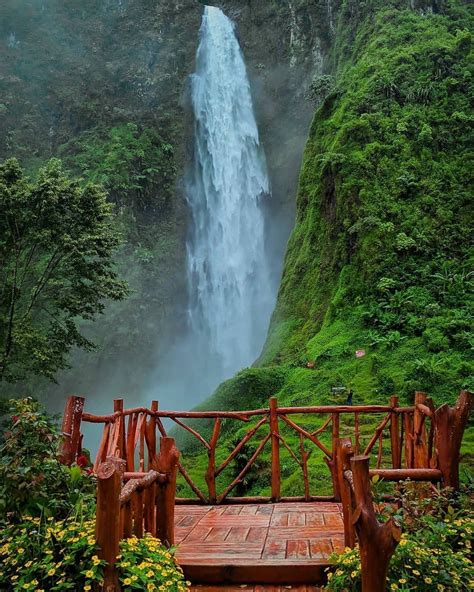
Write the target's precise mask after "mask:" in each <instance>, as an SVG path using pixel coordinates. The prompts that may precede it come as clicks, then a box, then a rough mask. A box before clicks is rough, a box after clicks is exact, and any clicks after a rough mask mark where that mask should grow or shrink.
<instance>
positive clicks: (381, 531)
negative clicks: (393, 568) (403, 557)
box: [351, 456, 401, 592]
mask: <svg viewBox="0 0 474 592" xmlns="http://www.w3.org/2000/svg"><path fill="white" fill-rule="evenodd" d="M351 467H352V476H353V483H354V500H355V511H354V515H353V523H354V525H355V528H356V533H357V538H358V540H359V549H360V558H361V566H362V592H385V586H386V580H387V572H388V566H389V562H390V558H391V557H392V555H393V553H394V552H395V549H396V547H397V545H398V543H399V541H400V538H401V528H400V527H399V526H398V525H397V524H396V522H394V521H393V519H390V520H389V521H388V522H385V524H379V522H378V520H377V517H376V515H375V510H374V504H373V499H372V492H371V491H370V476H369V457H368V456H355V457H353V458H352V459H351Z"/></svg>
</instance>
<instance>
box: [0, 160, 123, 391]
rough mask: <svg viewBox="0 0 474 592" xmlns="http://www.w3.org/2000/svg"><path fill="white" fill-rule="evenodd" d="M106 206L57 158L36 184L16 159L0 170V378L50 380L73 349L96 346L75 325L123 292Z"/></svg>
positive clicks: (101, 194)
mask: <svg viewBox="0 0 474 592" xmlns="http://www.w3.org/2000/svg"><path fill="white" fill-rule="evenodd" d="M112 207H113V206H112V205H111V204H109V203H107V201H106V195H105V193H104V192H103V190H102V189H101V188H100V187H99V186H97V185H93V184H87V185H84V184H81V182H80V181H79V180H78V179H71V178H69V177H68V175H67V174H66V173H65V172H64V170H63V169H62V165H61V162H60V161H58V160H55V159H54V160H51V161H50V162H49V163H48V164H47V165H46V166H44V167H43V168H41V169H40V171H39V173H38V175H37V177H36V179H35V180H34V181H31V180H29V179H28V178H27V177H26V175H25V173H24V171H23V170H22V168H21V166H20V165H19V163H18V162H17V161H16V160H15V159H10V160H7V161H5V162H4V163H3V164H0V380H6V381H9V382H15V381H18V380H21V379H24V378H25V377H26V376H28V375H30V374H36V375H42V376H46V377H48V378H50V379H51V380H54V374H55V372H56V371H57V370H58V369H60V368H65V367H67V354H68V352H69V350H70V349H71V348H72V347H74V346H76V347H82V348H86V349H92V348H93V347H94V344H93V343H91V342H90V341H89V340H88V339H86V338H85V337H84V336H83V335H81V333H80V331H79V329H78V321H80V320H81V319H89V320H91V319H93V318H94V317H95V316H96V315H97V314H98V313H101V312H102V311H103V310H104V306H105V300H107V299H112V300H121V299H123V298H124V297H125V296H126V294H127V287H126V284H125V283H124V282H122V281H120V280H119V279H118V277H117V274H116V273H115V271H114V264H113V259H112V255H113V252H114V250H115V249H116V247H117V246H118V245H119V242H120V237H119V235H118V232H117V231H116V229H115V227H114V217H113V213H112Z"/></svg>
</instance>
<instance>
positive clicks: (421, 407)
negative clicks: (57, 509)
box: [60, 391, 472, 504]
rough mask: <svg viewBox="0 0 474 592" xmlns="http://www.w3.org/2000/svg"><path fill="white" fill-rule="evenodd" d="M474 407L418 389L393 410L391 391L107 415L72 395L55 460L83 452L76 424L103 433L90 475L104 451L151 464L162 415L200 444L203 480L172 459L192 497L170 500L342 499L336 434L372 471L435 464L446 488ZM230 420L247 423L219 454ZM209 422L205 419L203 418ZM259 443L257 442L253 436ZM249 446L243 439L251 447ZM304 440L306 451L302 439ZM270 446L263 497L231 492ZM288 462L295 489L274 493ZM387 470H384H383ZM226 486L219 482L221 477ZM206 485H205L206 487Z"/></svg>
mask: <svg viewBox="0 0 474 592" xmlns="http://www.w3.org/2000/svg"><path fill="white" fill-rule="evenodd" d="M471 405H472V395H471V394H470V393H468V392H467V391H463V392H462V393H461V395H460V398H459V401H458V403H457V405H456V407H455V408H452V409H451V408H450V407H449V406H447V405H443V406H442V407H440V408H439V409H438V410H435V409H434V405H433V402H432V401H431V399H429V398H428V397H427V396H426V394H425V393H421V392H417V393H416V394H415V404H414V405H413V406H409V407H400V406H399V405H398V398H397V397H396V396H393V397H391V398H390V403H389V405H355V406H349V405H340V406H337V405H328V406H311V407H279V406H278V403H277V400H276V399H275V398H272V399H270V403H269V407H268V408H264V409H254V410H250V411H188V412H186V411H162V410H159V406H158V402H157V401H153V403H152V405H151V408H150V409H148V408H145V407H137V408H133V409H124V406H123V400H121V399H118V400H116V401H115V402H114V412H113V413H111V414H109V415H93V414H90V413H87V412H85V411H84V399H82V398H80V397H70V398H69V399H68V402H67V405H66V412H65V415H64V422H63V435H64V438H63V445H62V448H61V453H60V454H61V458H62V459H63V461H64V462H65V463H68V464H70V463H72V462H74V460H75V459H76V458H77V455H78V454H80V449H81V446H82V436H81V433H80V425H81V422H91V423H99V424H100V423H102V424H104V428H103V433H102V438H101V441H100V444H99V447H98V451H97V456H96V459H95V462H94V465H93V470H94V472H95V473H97V472H98V469H99V466H100V464H101V463H102V462H104V461H105V460H106V459H107V458H108V457H110V456H118V457H119V458H122V459H123V460H125V463H126V471H127V472H129V473H133V472H135V471H139V472H144V471H145V466H147V469H148V470H150V469H151V468H152V467H153V464H154V461H155V459H156V443H157V436H161V437H166V436H167V435H168V432H167V428H166V426H165V420H166V421H167V422H168V423H171V424H174V426H175V429H181V430H184V431H185V432H187V433H188V434H190V435H191V437H192V438H193V439H195V440H196V442H197V443H198V445H199V446H202V447H203V448H204V449H205V451H206V453H207V457H208V462H207V468H206V470H205V474H204V475H202V479H201V482H204V483H205V488H203V487H202V484H201V483H199V484H198V483H196V480H195V478H194V479H193V477H192V476H191V473H193V471H190V470H189V469H188V468H186V466H185V464H186V463H185V460H184V461H183V460H178V471H179V474H180V475H181V476H182V478H183V479H184V482H185V483H187V485H188V486H189V488H190V490H191V491H192V492H193V494H194V496H195V497H194V498H177V500H176V501H177V503H201V504H216V503H217V504H220V503H223V502H226V503H234V502H238V503H246V502H248V503H252V502H255V501H259V502H264V501H273V502H277V501H290V500H294V501H315V500H318V499H324V500H336V501H339V500H340V498H341V491H340V482H339V477H338V466H337V465H338V455H337V442H338V439H339V438H340V437H341V436H351V437H352V438H353V442H354V452H355V454H356V455H359V454H363V455H365V456H367V455H369V454H371V453H372V454H375V455H376V463H375V467H374V469H375V470H384V471H390V470H398V469H401V468H405V469H414V468H425V469H435V468H436V469H438V470H440V471H441V478H442V480H443V483H444V484H445V485H450V486H454V487H456V486H458V484H459V481H458V472H459V451H460V445H461V439H462V432H463V430H464V426H465V424H466V422H467V418H468V415H469V410H470V408H471ZM377 417H378V418H379V419H378V420H376V421H378V422H379V423H378V425H377V427H376V428H375V430H373V431H371V433H370V434H367V430H365V429H364V428H365V426H366V425H367V423H368V422H370V423H371V424H372V425H373V423H374V419H375V418H377ZM198 420H203V421H205V422H206V423H207V426H206V427H207V428H208V433H209V436H207V437H204V435H203V433H201V432H202V431H201V432H200V431H198V429H197V427H196V424H197V421H198ZM229 421H238V422H242V423H243V424H246V423H247V424H250V425H249V428H248V429H247V430H246V432H245V433H244V434H243V435H242V436H241V438H240V440H239V441H238V442H237V443H236V444H235V446H234V447H233V449H232V450H227V454H226V455H224V454H223V451H222V450H218V444H219V441H220V440H221V436H222V433H223V431H224V429H225V428H226V425H225V424H226V423H228V422H229ZM209 424H211V425H209ZM255 442H256V443H255ZM249 444H250V446H249ZM308 445H309V447H310V448H309V449H307V446H308ZM266 447H270V451H271V461H270V463H271V464H270V469H271V479H270V483H269V486H270V495H268V496H259V497H258V498H256V497H245V498H242V497H232V496H231V493H232V492H233V490H234V489H235V488H236V487H237V486H238V485H239V484H240V483H241V482H242V481H243V480H244V478H245V477H246V475H247V474H248V473H249V471H250V469H251V468H252V466H254V465H255V462H256V460H257V458H258V457H259V456H260V455H261V453H262V451H263V450H264V449H265V448H266ZM248 450H250V456H249V458H248V460H247V462H246V463H245V465H244V466H243V467H240V466H239V471H238V474H236V475H232V474H231V470H232V467H231V463H232V461H234V460H236V459H237V458H238V457H239V456H240V455H241V453H243V452H245V451H246V452H248ZM314 452H316V453H318V454H320V455H321V456H322V458H323V459H324V461H325V462H326V464H327V466H328V468H329V471H330V476H331V479H332V484H333V495H331V496H321V495H317V494H316V493H317V492H315V493H314V494H313V493H312V492H311V491H310V485H311V477H315V475H314V474H312V472H311V471H310V467H309V459H310V457H311V456H312V454H313V453H314ZM288 461H290V462H295V463H296V466H298V467H299V469H300V470H301V473H302V490H303V491H302V495H300V496H297V497H291V498H288V497H284V496H282V494H281V477H280V472H281V468H282V464H283V462H285V463H287V462H288ZM386 475H388V473H386ZM224 477H226V478H227V481H228V482H227V483H225V484H223V485H222V486H221V487H219V486H218V483H217V480H218V478H219V481H220V482H221V481H222V480H224ZM203 489H207V491H205V490H203Z"/></svg>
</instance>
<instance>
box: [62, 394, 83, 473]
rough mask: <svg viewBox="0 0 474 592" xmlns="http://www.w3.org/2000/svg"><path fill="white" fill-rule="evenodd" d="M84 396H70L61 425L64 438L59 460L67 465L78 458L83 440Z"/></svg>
mask: <svg viewBox="0 0 474 592" xmlns="http://www.w3.org/2000/svg"><path fill="white" fill-rule="evenodd" d="M84 402H85V399H84V397H75V396H72V397H68V398H67V401H66V406H65V408H64V415H63V423H62V427H61V435H62V440H61V444H60V446H59V452H58V455H59V460H60V462H61V463H63V464H65V465H69V466H70V465H72V463H73V462H74V461H75V460H76V455H77V452H78V450H79V445H80V441H81V420H82V412H83V410H84Z"/></svg>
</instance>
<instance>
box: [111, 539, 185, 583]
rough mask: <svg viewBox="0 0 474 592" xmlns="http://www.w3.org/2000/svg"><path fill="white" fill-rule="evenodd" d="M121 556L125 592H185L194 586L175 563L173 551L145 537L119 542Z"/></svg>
mask: <svg viewBox="0 0 474 592" xmlns="http://www.w3.org/2000/svg"><path fill="white" fill-rule="evenodd" d="M120 551H121V555H119V562H118V563H117V567H118V569H119V578H120V582H121V584H122V590H123V592H131V591H132V590H147V591H148V590H156V591H157V592H185V591H186V590H187V589H188V587H189V586H190V585H191V584H190V582H186V581H185V580H184V577H183V571H182V569H181V568H180V567H179V566H178V565H177V564H176V563H175V561H174V558H173V552H172V550H168V549H166V548H165V547H164V546H163V545H162V544H161V542H160V541H159V540H158V539H156V538H154V537H153V536H151V535H150V534H146V535H145V536H144V538H142V539H137V538H136V537H132V538H130V539H126V540H123V541H122V542H121V543H120Z"/></svg>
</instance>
